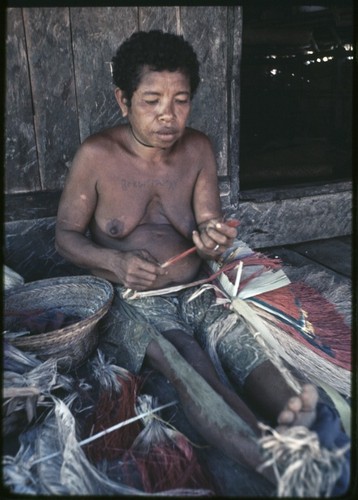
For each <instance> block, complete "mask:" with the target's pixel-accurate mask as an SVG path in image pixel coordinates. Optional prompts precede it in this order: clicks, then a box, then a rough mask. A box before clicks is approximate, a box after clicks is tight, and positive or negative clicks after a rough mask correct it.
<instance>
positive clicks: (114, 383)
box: [84, 352, 141, 463]
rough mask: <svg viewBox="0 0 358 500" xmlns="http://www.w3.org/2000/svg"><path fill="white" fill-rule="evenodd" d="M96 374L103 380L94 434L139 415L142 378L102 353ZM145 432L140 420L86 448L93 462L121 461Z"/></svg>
mask: <svg viewBox="0 0 358 500" xmlns="http://www.w3.org/2000/svg"><path fill="white" fill-rule="evenodd" d="M92 366H93V373H94V375H95V376H97V377H98V380H99V381H100V386H99V398H98V401H97V403H96V405H95V409H94V412H93V415H92V419H91V420H92V421H91V435H92V434H97V433H98V432H100V431H103V430H104V429H108V428H109V427H111V426H112V425H114V424H116V423H118V422H122V421H125V420H128V419H129V418H131V417H133V416H134V415H135V403H136V398H137V390H138V382H139V379H138V377H136V376H134V375H133V374H131V373H130V372H129V371H127V370H125V369H124V368H121V367H119V366H116V365H111V364H109V363H106V362H105V360H104V357H103V354H102V353H101V352H99V353H98V358H97V360H96V361H95V362H94V363H93V365H92ZM140 430H141V424H140V422H139V421H136V422H133V423H132V424H130V425H128V426H127V427H126V428H121V429H118V430H116V431H114V432H112V433H110V434H106V435H104V436H103V437H102V438H99V439H98V440H96V441H94V442H93V443H91V444H89V445H87V446H85V447H84V451H85V453H86V455H87V457H88V458H89V459H90V460H91V461H92V462H93V463H98V462H100V461H101V460H104V459H106V460H114V459H116V458H119V457H120V456H121V455H122V453H123V450H126V449H128V448H129V447H130V446H131V444H132V443H133V441H134V439H135V437H136V436H137V435H138V434H139V432H140Z"/></svg>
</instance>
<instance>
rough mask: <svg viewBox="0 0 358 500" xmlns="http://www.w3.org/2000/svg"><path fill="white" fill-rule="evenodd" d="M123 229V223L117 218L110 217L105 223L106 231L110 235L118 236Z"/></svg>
mask: <svg viewBox="0 0 358 500" xmlns="http://www.w3.org/2000/svg"><path fill="white" fill-rule="evenodd" d="M123 229H124V224H123V222H121V221H120V220H118V219H111V220H110V221H109V222H107V224H106V232H107V233H108V234H110V235H111V236H119V235H120V234H122V232H123Z"/></svg>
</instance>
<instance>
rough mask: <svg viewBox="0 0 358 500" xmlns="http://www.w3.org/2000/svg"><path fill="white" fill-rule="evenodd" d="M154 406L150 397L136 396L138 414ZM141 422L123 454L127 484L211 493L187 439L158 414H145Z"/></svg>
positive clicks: (157, 489)
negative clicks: (146, 415) (142, 425)
mask: <svg viewBox="0 0 358 500" xmlns="http://www.w3.org/2000/svg"><path fill="white" fill-rule="evenodd" d="M155 406H156V400H155V399H153V398H152V397H151V396H148V395H142V396H139V398H138V407H137V411H139V412H140V413H143V412H146V411H147V410H148V408H153V407H155ZM144 424H145V427H144V429H143V430H142V432H141V433H140V434H139V435H138V436H137V438H136V440H135V441H134V443H133V445H132V446H131V448H130V449H129V450H128V451H127V452H126V453H125V454H124V455H123V457H122V461H123V466H122V474H123V480H124V481H125V482H126V483H127V484H133V482H139V484H140V488H141V489H143V490H144V491H145V492H147V493H156V492H158V493H159V492H163V491H166V490H176V489H183V488H184V489H187V488H193V489H201V490H207V494H210V493H211V494H213V493H214V490H213V484H212V482H211V481H210V479H209V476H208V474H207V472H206V471H205V470H204V468H203V467H202V465H201V464H200V463H199V461H198V458H197V455H196V453H195V450H194V448H193V445H192V444H191V443H190V442H189V441H188V439H187V438H186V437H185V436H184V435H183V434H182V433H180V432H179V431H177V430H176V429H174V428H172V427H170V426H169V425H167V424H166V423H165V422H164V421H163V420H161V419H160V418H158V416H157V414H156V415H150V416H149V417H147V418H146V419H145V420H144Z"/></svg>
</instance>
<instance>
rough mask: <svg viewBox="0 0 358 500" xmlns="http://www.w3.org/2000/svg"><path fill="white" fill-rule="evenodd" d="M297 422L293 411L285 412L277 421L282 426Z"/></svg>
mask: <svg viewBox="0 0 358 500" xmlns="http://www.w3.org/2000/svg"><path fill="white" fill-rule="evenodd" d="M294 420H295V413H294V412H293V411H291V410H288V409H287V410H283V411H282V412H281V413H280V414H279V416H278V419H277V423H278V424H280V425H290V424H292V423H293V422H294Z"/></svg>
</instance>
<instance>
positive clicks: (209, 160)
mask: <svg viewBox="0 0 358 500" xmlns="http://www.w3.org/2000/svg"><path fill="white" fill-rule="evenodd" d="M184 144H185V147H186V148H187V149H188V150H189V151H190V154H191V155H193V157H194V159H195V160H196V162H195V163H196V164H197V165H198V166H200V167H202V168H204V167H205V168H206V167H208V168H216V167H215V164H216V160H215V155H214V150H213V146H212V143H211V141H210V139H209V137H208V136H207V135H206V134H204V133H203V132H201V131H199V130H196V129H193V128H190V127H187V128H186V131H185V135H184Z"/></svg>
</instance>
